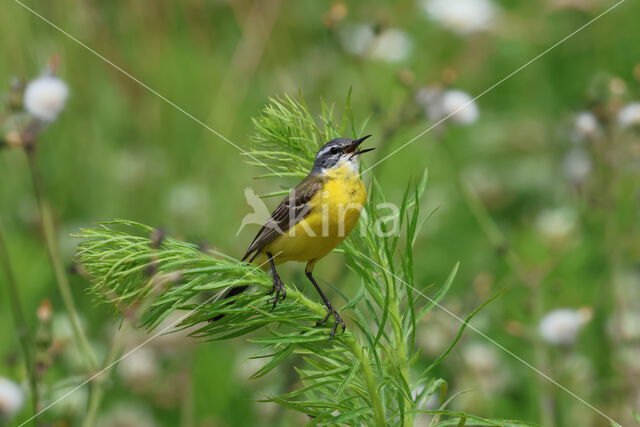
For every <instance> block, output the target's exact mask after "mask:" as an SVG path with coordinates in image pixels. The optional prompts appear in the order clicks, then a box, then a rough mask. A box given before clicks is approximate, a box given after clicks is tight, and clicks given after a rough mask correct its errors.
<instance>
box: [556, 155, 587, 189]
mask: <svg viewBox="0 0 640 427" xmlns="http://www.w3.org/2000/svg"><path fill="white" fill-rule="evenodd" d="M562 166H563V169H564V174H565V176H566V177H567V178H568V179H569V181H571V182H573V183H575V184H580V183H582V182H584V180H585V179H586V178H587V177H588V176H589V174H590V173H591V157H590V156H589V153H588V152H587V150H585V149H584V148H582V147H575V148H573V149H571V150H570V151H569V152H568V153H567V154H566V156H565V158H564V161H563V165H562Z"/></svg>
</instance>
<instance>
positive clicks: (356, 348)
mask: <svg viewBox="0 0 640 427" xmlns="http://www.w3.org/2000/svg"><path fill="white" fill-rule="evenodd" d="M347 345H348V346H349V348H350V349H351V352H352V353H353V355H354V356H356V357H357V358H358V360H359V361H360V366H362V375H363V376H364V381H365V384H366V385H367V393H368V394H369V399H370V400H371V406H372V407H373V419H374V425H375V426H378V427H384V426H386V425H387V423H386V419H385V413H384V406H382V400H380V394H379V393H378V384H377V383H376V377H375V375H374V374H373V370H372V369H371V361H370V360H369V355H368V354H366V352H365V351H363V348H362V347H361V346H360V345H359V344H358V343H357V342H356V340H355V339H353V338H351V339H347Z"/></svg>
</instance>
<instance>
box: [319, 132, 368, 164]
mask: <svg viewBox="0 0 640 427" xmlns="http://www.w3.org/2000/svg"><path fill="white" fill-rule="evenodd" d="M370 136H371V135H367V136H363V137H362V138H359V139H351V138H336V139H332V140H331V141H329V142H327V143H326V144H324V145H323V146H322V148H320V150H318V154H316V159H315V161H314V162H313V169H312V170H311V173H312V174H318V173H321V172H322V171H323V170H326V169H331V168H334V167H336V166H338V165H340V164H341V163H342V162H343V161H354V162H357V160H358V156H360V154H362V153H366V152H368V151H371V150H374V148H366V149H364V150H359V149H358V146H359V145H360V144H362V142H363V141H364V140H365V139H367V138H369V137H370Z"/></svg>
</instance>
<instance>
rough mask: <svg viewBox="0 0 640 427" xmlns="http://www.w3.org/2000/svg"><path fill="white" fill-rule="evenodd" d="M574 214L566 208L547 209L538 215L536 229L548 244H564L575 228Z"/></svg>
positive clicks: (575, 218)
mask: <svg viewBox="0 0 640 427" xmlns="http://www.w3.org/2000/svg"><path fill="white" fill-rule="evenodd" d="M576 222H577V215H576V212H575V211H574V210H573V209H571V208H568V207H560V208H555V209H549V210H546V211H544V212H542V213H541V214H540V215H538V218H537V219H536V228H537V230H538V232H539V233H540V235H541V236H542V238H543V239H545V240H547V241H548V242H549V243H562V242H564V241H565V240H566V239H567V238H568V237H569V236H570V235H571V233H573V231H574V230H575V228H576Z"/></svg>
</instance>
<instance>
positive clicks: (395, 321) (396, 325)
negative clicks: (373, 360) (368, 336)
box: [389, 282, 413, 427]
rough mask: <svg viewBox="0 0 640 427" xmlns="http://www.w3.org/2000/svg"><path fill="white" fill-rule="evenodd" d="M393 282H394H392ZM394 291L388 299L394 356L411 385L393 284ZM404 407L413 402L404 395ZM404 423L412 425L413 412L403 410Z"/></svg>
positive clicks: (408, 406)
mask: <svg viewBox="0 0 640 427" xmlns="http://www.w3.org/2000/svg"><path fill="white" fill-rule="evenodd" d="M394 283H395V282H394ZM393 288H394V293H393V297H392V298H391V301H389V316H390V318H391V327H392V329H393V335H394V337H395V339H394V343H395V349H394V350H395V356H396V357H397V359H398V368H399V371H400V373H401V374H402V376H403V378H404V381H405V382H406V383H407V384H408V385H409V386H411V378H410V376H409V359H408V357H407V345H406V340H405V337H404V334H403V333H402V316H401V315H400V305H399V301H398V294H397V289H396V287H395V286H394V287H393ZM404 405H405V406H404V407H405V408H411V407H412V406H413V402H411V400H409V399H408V398H407V397H406V396H405V398H404ZM404 425H405V426H407V427H411V426H413V413H412V412H405V417H404Z"/></svg>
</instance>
